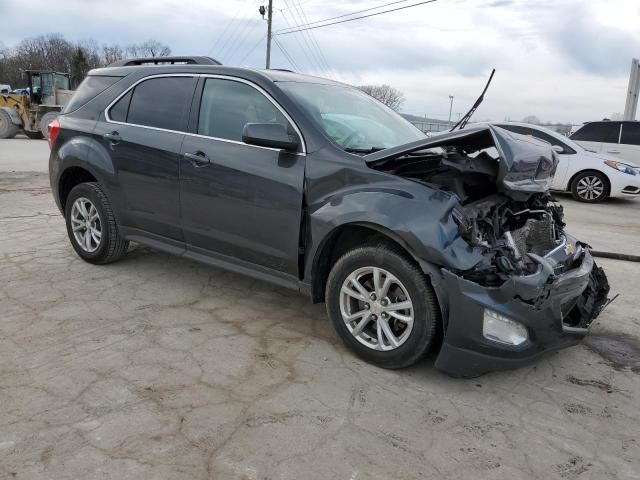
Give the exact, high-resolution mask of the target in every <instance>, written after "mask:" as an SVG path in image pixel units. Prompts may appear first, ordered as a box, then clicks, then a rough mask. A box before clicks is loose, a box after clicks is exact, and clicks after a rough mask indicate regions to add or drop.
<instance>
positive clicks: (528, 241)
mask: <svg viewBox="0 0 640 480" xmlns="http://www.w3.org/2000/svg"><path fill="white" fill-rule="evenodd" d="M511 236H512V237H513V241H514V243H515V244H516V247H517V248H518V252H520V255H524V254H525V253H535V254H536V255H540V256H544V255H545V254H546V253H548V252H549V251H550V250H552V249H553V248H555V247H556V242H555V238H554V232H553V222H552V220H551V218H550V217H547V216H545V217H544V218H543V219H542V220H535V219H533V218H530V219H528V220H527V221H526V223H525V224H524V226H523V227H522V228H519V229H518V230H513V231H512V232H511Z"/></svg>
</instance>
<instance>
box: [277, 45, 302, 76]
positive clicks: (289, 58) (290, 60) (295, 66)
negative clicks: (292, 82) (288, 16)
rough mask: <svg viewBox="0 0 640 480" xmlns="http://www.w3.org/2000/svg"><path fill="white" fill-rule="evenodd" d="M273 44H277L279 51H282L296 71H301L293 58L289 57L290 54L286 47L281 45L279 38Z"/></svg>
mask: <svg viewBox="0 0 640 480" xmlns="http://www.w3.org/2000/svg"><path fill="white" fill-rule="evenodd" d="M273 42H274V43H275V44H276V47H278V50H280V51H281V52H282V55H284V56H285V58H286V59H287V61H288V62H289V64H290V65H291V66H292V67H293V69H294V70H299V68H298V66H297V65H296V62H294V61H293V59H292V58H291V56H290V55H289V53H288V52H287V51H286V50H285V48H284V46H283V45H281V44H280V42H279V41H278V39H277V38H274V39H273Z"/></svg>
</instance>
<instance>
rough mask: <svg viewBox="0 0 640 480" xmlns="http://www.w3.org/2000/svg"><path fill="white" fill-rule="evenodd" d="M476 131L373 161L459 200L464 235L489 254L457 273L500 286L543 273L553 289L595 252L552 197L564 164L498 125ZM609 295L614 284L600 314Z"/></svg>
mask: <svg viewBox="0 0 640 480" xmlns="http://www.w3.org/2000/svg"><path fill="white" fill-rule="evenodd" d="M470 130H471V131H465V132H461V131H458V132H454V133H449V134H444V135H441V136H437V137H433V138H431V139H428V140H426V141H424V142H416V144H415V145H414V146H407V147H408V148H406V147H405V149H404V151H398V152H397V153H396V152H391V153H389V152H388V151H387V152H380V153H379V154H373V155H368V156H367V157H365V158H367V159H370V160H369V162H368V163H369V164H370V166H371V167H373V168H375V169H377V170H382V171H385V172H387V173H391V174H393V175H398V176H401V177H403V178H407V179H411V180H413V181H416V182H420V183H423V184H425V185H428V186H429V187H431V188H434V189H438V190H445V191H447V192H451V193H453V194H455V195H456V197H457V198H458V200H459V203H458V205H457V206H456V207H455V208H453V210H452V211H451V215H452V217H453V220H454V221H455V224H456V225H457V228H458V233H459V235H460V237H461V238H463V239H464V240H465V241H466V243H467V244H468V245H469V246H471V247H472V248H474V249H478V250H480V252H481V254H482V255H481V258H482V260H481V261H480V262H478V263H477V264H476V265H475V266H474V267H473V268H471V269H468V270H464V271H456V272H455V273H456V274H457V275H459V276H460V277H462V278H465V279H467V280H470V281H473V282H474V283H477V284H479V285H483V286H486V287H497V286H500V285H502V284H504V283H505V282H506V281H507V280H509V279H510V278H513V277H525V276H532V275H534V274H538V276H537V277H536V278H539V279H541V280H540V282H541V283H547V284H550V283H552V282H553V279H554V276H555V275H558V274H561V273H563V272H566V271H569V270H571V269H574V268H577V267H578V266H580V264H581V262H582V259H583V258H584V255H585V252H586V250H587V248H588V246H587V245H586V244H583V243H581V242H579V241H576V240H575V239H574V238H573V237H571V236H570V235H566V234H565V232H564V227H565V223H564V221H563V209H562V206H561V205H560V204H559V203H557V202H555V200H554V199H553V198H552V197H551V195H550V194H549V192H548V188H549V186H550V184H551V180H552V178H553V174H554V173H555V169H556V165H557V159H556V157H555V154H554V153H553V151H552V150H551V148H550V146H549V145H548V144H546V143H545V142H542V141H539V140H535V139H532V138H530V137H524V136H521V135H518V134H512V133H511V132H507V131H505V130H502V129H498V128H495V127H491V126H485V127H482V128H477V129H475V130H472V129H470ZM385 153H386V154H385ZM383 154H385V155H383ZM602 275H604V274H602ZM605 281H606V277H605ZM537 290H538V291H540V292H542V290H543V289H542V285H538V286H537ZM607 292H608V285H607V288H606V289H605V292H604V295H599V299H598V304H599V305H598V308H601V307H602V305H603V304H604V301H605V300H606V293H607ZM601 293H602V292H601ZM541 298H542V296H541V295H539V296H538V300H539V299H541ZM525 300H527V299H525ZM527 301H529V300H527ZM536 301H537V300H536ZM536 301H534V300H531V303H532V304H533V303H536ZM598 313H599V310H598ZM595 315H597V313H595Z"/></svg>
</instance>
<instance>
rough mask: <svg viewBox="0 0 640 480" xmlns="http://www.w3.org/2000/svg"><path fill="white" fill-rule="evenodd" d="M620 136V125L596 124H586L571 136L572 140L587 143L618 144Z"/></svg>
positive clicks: (616, 123) (613, 123) (609, 123)
mask: <svg viewBox="0 0 640 480" xmlns="http://www.w3.org/2000/svg"><path fill="white" fill-rule="evenodd" d="M619 135H620V123H618V122H594V123H588V124H586V125H585V126H584V127H582V128H581V129H580V130H578V131H577V132H576V133H574V134H573V135H571V140H578V141H580V140H583V141H585V142H603V143H618V136H619Z"/></svg>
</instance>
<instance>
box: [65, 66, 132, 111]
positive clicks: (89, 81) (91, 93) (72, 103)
mask: <svg viewBox="0 0 640 480" xmlns="http://www.w3.org/2000/svg"><path fill="white" fill-rule="evenodd" d="M121 78H122V77H105V76H102V75H90V76H88V77H87V78H85V79H84V80H83V81H82V83H81V84H80V86H79V87H78V89H77V90H76V93H74V94H73V96H72V97H71V100H69V103H67V105H66V106H65V107H64V109H63V110H62V113H69V112H73V111H74V110H77V109H79V108H80V107H82V106H83V105H84V104H85V103H87V102H88V101H89V100H91V99H92V98H93V97H95V96H96V95H99V94H101V93H102V92H104V91H105V90H106V89H107V88H109V87H110V86H111V85H113V84H114V83H116V82H117V81H118V80H120V79H121Z"/></svg>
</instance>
